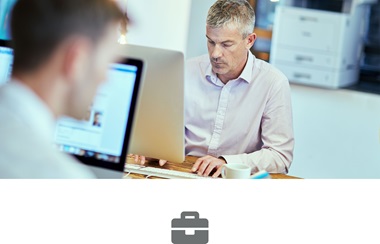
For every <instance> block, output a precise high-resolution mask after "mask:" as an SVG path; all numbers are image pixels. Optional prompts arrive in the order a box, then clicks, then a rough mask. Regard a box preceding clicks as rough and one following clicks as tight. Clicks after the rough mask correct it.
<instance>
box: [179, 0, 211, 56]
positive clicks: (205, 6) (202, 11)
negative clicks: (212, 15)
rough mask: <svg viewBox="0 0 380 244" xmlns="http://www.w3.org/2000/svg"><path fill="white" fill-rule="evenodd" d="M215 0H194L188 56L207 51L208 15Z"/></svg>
mask: <svg viewBox="0 0 380 244" xmlns="http://www.w3.org/2000/svg"><path fill="white" fill-rule="evenodd" d="M214 2H215V0H192V1H191V12H190V20H191V21H190V25H189V36H188V41H187V43H188V44H187V50H186V56H187V58H191V57H196V56H199V55H202V54H205V53H207V43H206V36H205V35H206V17H207V12H208V10H209V8H210V7H211V5H212V4H213V3H214Z"/></svg>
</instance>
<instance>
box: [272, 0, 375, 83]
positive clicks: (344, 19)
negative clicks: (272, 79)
mask: <svg viewBox="0 0 380 244" xmlns="http://www.w3.org/2000/svg"><path fill="white" fill-rule="evenodd" d="M376 2H377V0H346V1H344V0H341V1H318V0H316V1H315V0H314V1H312V0H285V1H282V3H281V4H280V5H279V6H277V8H276V13H275V20H274V25H273V37H272V44H271V55H270V63H272V64H273V65H274V66H275V67H277V68H278V69H280V70H281V71H282V72H283V73H284V74H285V75H286V76H287V77H288V79H289V81H290V82H293V83H300V84H306V85H313V86H319V87H325V88H332V89H334V88H340V87H345V86H349V85H352V84H354V83H356V82H357V81H358V78H359V71H360V59H361V55H362V50H363V42H364V37H365V34H366V28H368V16H369V10H370V8H369V7H370V4H372V3H376Z"/></svg>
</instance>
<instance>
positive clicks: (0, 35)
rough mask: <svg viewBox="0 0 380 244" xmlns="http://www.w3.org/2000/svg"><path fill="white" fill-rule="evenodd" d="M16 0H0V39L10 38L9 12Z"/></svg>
mask: <svg viewBox="0 0 380 244" xmlns="http://www.w3.org/2000/svg"><path fill="white" fill-rule="evenodd" d="M16 1H17V0H1V1H0V39H3V40H10V39H11V35H10V27H9V21H10V14H11V10H12V7H13V5H14V4H15V3H16Z"/></svg>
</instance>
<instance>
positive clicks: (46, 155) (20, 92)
mask: <svg viewBox="0 0 380 244" xmlns="http://www.w3.org/2000/svg"><path fill="white" fill-rule="evenodd" d="M0 121H1V122H0V178H23V179H32V178H94V177H95V176H94V175H93V174H92V172H91V171H89V169H87V168H86V167H85V166H84V165H82V164H81V163H80V162H78V161H77V160H75V159H74V158H72V157H71V156H69V155H66V154H64V153H61V152H60V151H58V149H57V148H56V147H55V146H54V143H53V133H54V126H55V122H54V117H53V115H52V113H51V112H50V110H49V108H48V107H47V105H46V104H45V103H43V102H42V100H40V98H39V97H37V96H36V95H35V93H34V92H33V91H31V90H30V89H29V88H28V87H27V86H25V85H23V84H22V83H21V82H17V81H11V82H9V83H8V84H6V85H4V86H2V87H0Z"/></svg>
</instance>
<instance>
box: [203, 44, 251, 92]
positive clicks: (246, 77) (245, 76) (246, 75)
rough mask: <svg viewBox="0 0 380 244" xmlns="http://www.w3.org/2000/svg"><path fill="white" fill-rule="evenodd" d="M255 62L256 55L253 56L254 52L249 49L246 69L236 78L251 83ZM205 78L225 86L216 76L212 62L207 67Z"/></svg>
mask: <svg viewBox="0 0 380 244" xmlns="http://www.w3.org/2000/svg"><path fill="white" fill-rule="evenodd" d="M254 62H255V56H253V54H252V53H251V52H250V51H249V52H248V59H247V63H246V64H245V66H244V69H243V71H242V72H241V74H240V75H239V77H238V78H237V79H235V80H243V81H245V82H247V83H251V81H252V70H253V67H254ZM205 78H206V79H207V80H208V81H209V82H212V83H214V84H215V85H217V86H224V84H223V82H221V81H220V80H219V79H218V77H217V76H216V74H215V73H214V71H212V66H211V63H209V65H208V66H207V68H206V72H205Z"/></svg>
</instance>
